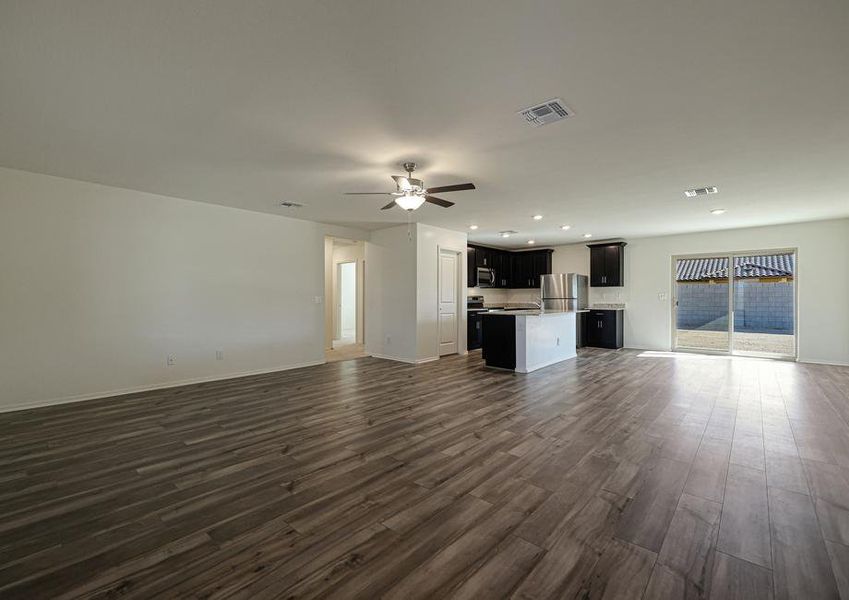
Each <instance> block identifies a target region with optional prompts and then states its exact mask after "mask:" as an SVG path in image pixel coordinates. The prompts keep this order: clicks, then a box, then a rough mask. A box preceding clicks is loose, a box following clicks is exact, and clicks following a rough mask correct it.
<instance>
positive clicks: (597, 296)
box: [467, 287, 628, 305]
mask: <svg viewBox="0 0 849 600" xmlns="http://www.w3.org/2000/svg"><path fill="white" fill-rule="evenodd" d="M467 295H468V296H483V302H484V304H486V305H493V304H495V305H497V304H527V303H530V302H538V301H539V299H540V298H539V290H537V289H530V290H528V289H521V290H508V289H503V288H468V289H467ZM626 295H627V294H626V290H625V288H592V287H591V288H590V290H589V302H590V305H593V304H612V303H625V302H627V300H628V299H627V297H626Z"/></svg>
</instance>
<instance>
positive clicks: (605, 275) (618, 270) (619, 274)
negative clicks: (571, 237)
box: [587, 242, 625, 287]
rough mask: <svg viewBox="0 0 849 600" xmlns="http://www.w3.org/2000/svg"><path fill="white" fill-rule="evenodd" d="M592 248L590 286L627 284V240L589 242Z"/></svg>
mask: <svg viewBox="0 0 849 600" xmlns="http://www.w3.org/2000/svg"><path fill="white" fill-rule="evenodd" d="M587 248H589V249H590V286H591V287H622V286H623V285H625V242H609V243H601V244H587Z"/></svg>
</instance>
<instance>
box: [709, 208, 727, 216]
mask: <svg viewBox="0 0 849 600" xmlns="http://www.w3.org/2000/svg"><path fill="white" fill-rule="evenodd" d="M724 212H725V209H724V208H714V209H713V210H712V211H710V214H712V215H721V214H723V213H724Z"/></svg>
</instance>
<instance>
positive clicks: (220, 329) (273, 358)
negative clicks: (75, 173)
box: [0, 169, 365, 410]
mask: <svg viewBox="0 0 849 600" xmlns="http://www.w3.org/2000/svg"><path fill="white" fill-rule="evenodd" d="M0 215H2V219H0V286H1V287H0V410H4V409H6V410H8V409H10V408H14V407H23V406H27V405H38V404H46V403H52V402H55V401H62V400H69V399H75V398H82V397H95V396H104V395H109V394H111V393H114V392H120V391H126V390H136V389H144V388H151V387H159V386H163V385H169V384H176V383H179V382H186V381H196V380H203V379H215V378H221V377H226V376H230V375H236V374H244V373H250V372H260V371H271V370H277V369H282V368H288V367H293V366H297V365H305V364H314V363H319V362H322V361H323V360H324V354H323V350H324V348H323V346H324V344H323V336H324V331H323V329H324V326H323V323H324V319H323V313H324V306H322V305H321V304H316V303H315V298H316V297H319V298H320V299H321V297H323V296H324V280H323V272H324V269H323V267H324V236H325V234H326V233H332V234H334V235H342V236H345V237H350V238H357V237H359V236H364V235H365V234H364V233H363V232H358V231H355V230H347V229H342V228H330V227H328V226H325V225H321V224H318V223H313V222H309V221H300V220H295V219H289V218H286V217H278V216H273V215H267V214H261V213H255V212H249V211H244V210H238V209H233V208H227V207H222V206H216V205H212V204H204V203H199V202H191V201H188V200H180V199H176V198H168V197H164V196H157V195H154V194H146V193H141V192H136V191H132V190H126V189H119V188H113V187H107V186H101V185H95V184H90V183H84V182H80V181H72V180H68V179H61V178H57V177H49V176H45V175H36V174H32V173H26V172H22V171H15V170H10V169H0ZM216 350H223V351H224V360H222V361H218V360H216V359H215V352H216ZM169 353H173V354H174V355H176V362H175V364H174V365H173V366H167V365H166V356H167V355H168V354H169Z"/></svg>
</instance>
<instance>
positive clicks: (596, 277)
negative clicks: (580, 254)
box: [590, 246, 606, 287]
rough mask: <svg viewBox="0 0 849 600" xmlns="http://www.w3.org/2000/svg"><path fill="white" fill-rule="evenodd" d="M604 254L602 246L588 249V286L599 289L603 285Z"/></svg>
mask: <svg viewBox="0 0 849 600" xmlns="http://www.w3.org/2000/svg"><path fill="white" fill-rule="evenodd" d="M605 270H606V269H605V253H604V247H603V246H593V247H591V248H590V285H591V286H593V287H600V286H603V285H604V276H605Z"/></svg>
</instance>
